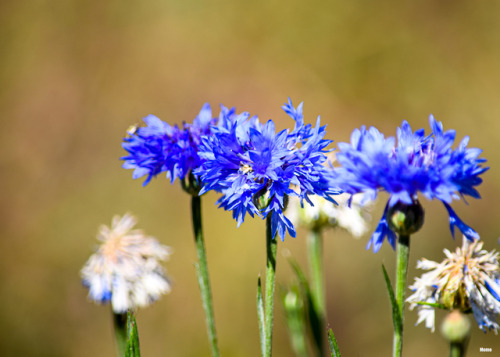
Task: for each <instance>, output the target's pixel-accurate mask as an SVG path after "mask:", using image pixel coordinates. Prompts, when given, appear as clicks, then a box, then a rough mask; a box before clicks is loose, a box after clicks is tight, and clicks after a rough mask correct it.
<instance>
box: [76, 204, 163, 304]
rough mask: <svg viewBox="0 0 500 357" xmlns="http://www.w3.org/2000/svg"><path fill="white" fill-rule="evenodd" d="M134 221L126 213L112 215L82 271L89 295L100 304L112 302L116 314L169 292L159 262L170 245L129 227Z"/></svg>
mask: <svg viewBox="0 0 500 357" xmlns="http://www.w3.org/2000/svg"><path fill="white" fill-rule="evenodd" d="M136 223H137V220H136V218H135V217H134V216H132V215H130V214H125V215H124V216H123V217H119V216H115V217H113V222H112V224H111V228H110V227H107V226H104V225H103V226H101V227H100V229H99V233H98V234H97V239H98V240H99V241H100V242H101V246H100V247H99V249H98V250H97V252H96V253H95V254H93V255H92V256H91V257H90V258H89V260H88V261H87V263H86V264H85V266H84V267H83V269H82V270H81V276H82V281H83V284H84V285H85V286H86V287H87V288H88V289H89V297H90V298H91V299H92V300H94V301H95V302H98V303H103V304H104V303H107V302H108V301H111V305H112V308H113V311H114V312H115V313H122V312H125V311H127V310H129V309H135V308H137V307H144V306H147V305H149V304H150V303H152V302H154V301H156V300H158V299H159V297H160V296H161V295H162V294H165V293H168V292H170V283H169V281H168V279H167V278H166V277H165V274H164V270H163V268H162V267H161V265H160V261H164V260H166V259H167V258H168V257H169V255H170V248H169V247H167V246H164V245H162V244H160V243H159V242H158V241H157V240H156V239H155V238H153V237H148V236H146V235H145V234H144V232H142V231H141V230H138V229H132V228H133V227H134V226H135V224H136Z"/></svg>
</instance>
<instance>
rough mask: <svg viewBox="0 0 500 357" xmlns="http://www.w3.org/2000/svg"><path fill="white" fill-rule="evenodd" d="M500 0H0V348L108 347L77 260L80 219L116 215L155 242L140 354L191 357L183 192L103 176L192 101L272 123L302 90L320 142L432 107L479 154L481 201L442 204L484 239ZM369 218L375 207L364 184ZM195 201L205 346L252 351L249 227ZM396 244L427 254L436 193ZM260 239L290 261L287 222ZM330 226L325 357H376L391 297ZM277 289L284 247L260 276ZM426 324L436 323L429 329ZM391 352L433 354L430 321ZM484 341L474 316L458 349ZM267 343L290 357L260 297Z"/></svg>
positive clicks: (84, 245) (439, 239) (101, 352)
mask: <svg viewBox="0 0 500 357" xmlns="http://www.w3.org/2000/svg"><path fill="white" fill-rule="evenodd" d="M499 14H500V3H499V2H494V1H475V2H472V1H460V0H458V1H443V0H442V1H429V0H424V1H419V2H400V1H378V2H369V1H359V0H358V1H328V2H321V1H310V2H304V1H288V2H278V1H253V2H248V3H246V2H237V1H211V2H203V1H198V0H185V1H155V0H143V1H118V0H110V1H71V0H68V1H48V0H45V1H43V0H40V1H3V2H1V3H0V53H1V56H0V64H1V65H0V83H1V86H0V116H1V118H2V119H1V120H2V127H3V129H2V130H1V132H0V135H1V141H0V143H1V145H2V148H1V151H0V166H1V170H2V171H1V172H2V175H1V202H2V205H1V215H0V219H1V222H0V223H1V224H0V227H1V228H0V229H1V237H2V238H1V240H0V249H1V254H2V257H1V259H0V279H1V284H0V316H1V317H0V336H1V337H0V354H1V355H2V356H111V355H113V353H114V345H113V339H112V336H113V335H112V326H111V320H110V310H109V307H103V306H97V305H94V304H92V303H89V302H88V301H87V298H86V294H87V291H86V290H85V289H84V288H83V287H82V286H81V284H80V278H79V269H80V268H81V267H82V266H83V264H84V262H85V261H86V260H87V258H88V257H89V255H90V254H91V253H92V252H93V249H94V248H95V246H96V240H95V234H96V232H97V227H98V226H99V225H100V224H102V223H106V224H109V223H110V221H111V217H112V216H113V215H114V214H118V213H119V214H123V213H125V212H128V211H130V212H133V213H134V214H135V215H137V216H138V218H139V220H140V222H139V228H143V229H145V230H146V231H147V232H148V233H149V234H151V235H154V236H156V237H158V239H159V240H160V241H161V242H162V243H164V244H167V245H170V246H172V247H173V248H174V250H175V253H174V254H173V256H172V258H171V261H170V262H168V263H167V264H166V266H167V269H168V271H169V274H170V276H171V278H172V281H173V290H172V293H171V294H170V295H168V296H165V297H163V298H162V299H161V300H160V301H159V302H158V303H156V304H154V305H153V306H152V307H150V308H147V309H144V310H141V311H139V313H138V316H137V319H138V324H139V328H140V335H141V347H142V351H143V355H144V356H208V343H207V340H206V334H205V329H204V321H203V313H202V308H201V303H200V295H199V291H198V287H197V283H196V280H195V272H194V267H193V263H194V261H195V252H194V244H193V238H192V231H191V226H190V220H189V212H190V211H189V198H188V196H186V194H184V193H183V192H182V191H181V189H180V187H179V186H178V184H175V185H173V186H171V185H170V184H169V182H168V181H167V180H166V179H165V178H164V177H159V178H158V179H156V180H154V181H153V182H152V183H151V184H149V185H148V186H147V187H145V188H143V187H142V186H141V183H142V181H134V180H132V178H131V175H132V173H131V171H126V170H123V169H121V168H120V166H121V162H120V161H119V157H120V156H122V155H124V151H123V150H122V149H121V146H120V144H121V140H122V137H123V136H124V135H125V131H126V129H127V128H128V127H129V125H131V124H134V123H137V122H139V121H140V119H141V118H142V117H144V116H145V115H147V114H149V113H153V114H155V115H157V116H159V117H160V118H162V119H163V120H166V121H168V122H169V123H181V122H182V121H184V120H185V121H191V120H192V119H193V118H194V117H195V116H196V114H197V113H198V111H199V109H200V108H201V106H202V104H203V103H204V102H206V101H208V102H210V103H211V104H212V106H213V107H215V108H216V111H217V112H218V109H217V107H218V105H219V104H220V103H223V104H225V105H226V106H236V107H237V110H238V111H250V112H251V113H253V114H258V115H259V116H260V118H261V120H267V119H268V118H273V119H274V120H276V121H277V123H278V126H279V127H281V128H285V127H288V126H290V125H291V121H290V120H289V119H287V118H288V117H286V115H285V114H284V113H283V112H282V111H281V109H280V107H281V104H282V103H284V102H285V101H286V99H287V97H289V96H290V97H291V98H292V100H293V101H294V103H295V104H298V103H299V102H300V101H304V109H305V118H306V121H309V122H314V121H315V118H316V116H317V115H320V114H321V117H322V121H323V122H324V123H328V129H327V130H328V134H327V135H328V138H331V139H333V140H335V141H336V142H338V141H348V140H349V135H350V132H351V131H352V130H353V129H354V128H355V127H359V126H361V125H363V124H366V125H374V126H377V127H378V128H379V129H380V130H381V131H383V132H385V133H386V134H387V135H394V134H395V128H396V126H397V125H399V124H400V123H401V121H402V119H407V120H408V121H409V122H410V124H411V125H412V127H413V128H414V129H417V128H420V127H425V128H426V129H428V124H427V117H428V115H429V113H433V114H434V115H435V116H436V118H437V119H438V120H440V121H442V122H443V124H444V127H445V129H450V128H454V129H456V130H457V133H458V135H457V136H458V138H459V139H460V138H462V137H463V136H465V135H470V137H471V144H470V146H472V147H480V148H482V149H484V154H483V157H485V158H487V159H488V164H489V166H491V169H490V171H488V172H487V173H486V174H485V175H484V181H485V182H484V184H483V185H482V186H481V187H480V192H481V194H482V196H483V198H482V199H481V200H474V199H470V200H469V201H470V202H469V206H467V205H466V204H464V203H463V202H458V201H457V202H455V204H454V205H453V207H454V208H455V209H456V211H457V213H458V214H459V215H460V217H462V218H463V219H464V221H466V222H467V223H468V224H470V225H471V226H473V227H474V228H475V229H476V230H478V231H479V233H480V235H481V237H482V239H483V240H484V241H485V248H487V249H490V250H491V249H498V242H497V237H498V236H499V235H500V224H499V221H498V217H499V212H500V210H499V209H498V207H497V205H498V200H499V198H500V172H499V170H498V167H500V151H499V150H498V141H499V139H500V135H499V130H500V122H499V121H498V118H500V103H499V99H498V96H499V93H500V62H499V59H500V21H498V20H499ZM380 198H381V199H380V200H379V203H378V205H377V207H375V208H374V209H373V216H374V220H373V222H372V228H373V227H374V226H375V224H376V221H377V220H378V219H379V217H380V215H381V214H382V208H383V207H382V206H383V203H384V202H383V201H384V200H385V199H386V196H384V195H381V197H380ZM215 201H216V195H215V194H212V193H211V194H208V195H207V197H206V198H205V199H204V202H203V214H204V217H203V218H204V223H205V231H206V239H207V249H208V255H209V265H210V269H211V272H210V273H211V279H212V288H213V291H214V304H215V314H216V320H217V328H218V333H219V339H220V346H221V349H222V353H223V355H224V356H241V357H244V356H257V355H258V353H259V352H258V351H259V349H258V333H257V322H256V321H257V320H256V312H255V293H256V281H257V275H258V274H259V273H264V269H265V247H264V245H265V244H264V222H263V221H261V220H260V219H254V220H252V219H250V218H248V219H247V221H246V222H245V224H244V225H242V226H241V227H240V228H239V229H236V223H235V222H234V221H233V220H232V218H231V215H230V214H229V213H227V212H224V211H221V210H218V209H217V208H216V207H215V206H214V203H215ZM423 201H424V202H423V204H424V207H425V209H426V214H427V221H426V224H425V226H424V228H423V229H422V231H421V232H420V233H418V234H417V235H416V236H415V237H414V239H413V240H412V251H411V261H410V281H413V277H414V276H415V274H416V273H418V274H421V272H417V271H416V268H415V264H416V260H417V259H418V258H420V257H423V256H425V257H427V258H429V259H433V260H441V259H442V257H443V254H442V249H443V248H445V247H446V248H448V249H451V250H454V249H455V246H456V245H457V244H460V243H461V240H460V236H459V235H457V237H458V238H457V241H453V239H452V238H451V237H450V233H449V231H448V224H447V214H446V211H445V209H444V208H443V207H442V205H441V204H440V203H439V202H429V201H426V200H425V199H423ZM305 233H306V232H304V231H299V237H298V238H296V239H291V238H287V239H286V241H285V242H284V243H280V244H279V254H280V255H281V253H283V252H284V251H290V252H291V254H292V255H293V256H294V257H295V258H296V259H298V260H299V261H300V262H301V263H303V264H304V263H305V257H304V255H303V251H304V248H305V241H304V234H305ZM367 239H368V236H366V237H363V238H361V239H360V240H355V239H352V238H351V237H349V236H347V234H344V233H339V232H333V231H329V232H326V234H325V241H326V243H325V245H326V251H325V260H326V272H327V280H328V310H329V311H328V318H329V323H330V325H331V326H332V327H333V329H334V331H335V333H336V336H337V339H338V341H339V344H340V348H341V350H342V352H343V355H344V356H348V357H349V356H387V355H389V354H390V351H391V343H392V323H391V317H390V306H389V301H388V298H387V294H386V291H385V290H384V282H383V278H382V273H381V269H380V265H381V263H382V262H383V263H384V264H385V265H386V266H387V267H388V268H389V270H390V274H391V277H392V276H393V274H392V272H393V265H394V258H395V256H394V253H393V251H392V250H391V249H390V247H389V246H385V247H384V248H383V249H382V250H381V252H379V253H378V254H373V253H372V252H371V251H367V250H365V245H366V241H367ZM292 281H293V275H292V272H291V269H290V268H289V266H288V264H287V263H286V261H285V259H284V258H283V257H281V256H280V259H279V261H278V284H280V285H282V286H283V285H287V284H289V283H291V282H292ZM440 317H441V316H440V315H438V322H439V318H440ZM416 318H417V315H416V312H414V311H413V312H408V313H407V317H406V331H405V337H406V339H405V356H421V355H428V356H443V355H446V354H447V345H446V343H445V342H444V341H443V340H442V339H441V337H440V335H439V333H434V334H431V333H430V332H429V331H428V330H426V329H425V328H424V327H423V326H417V327H414V326H413V324H414V323H415V322H416ZM479 347H491V348H493V351H494V352H493V354H495V353H498V352H497V351H500V341H499V338H498V337H497V336H495V335H494V334H493V333H489V334H483V333H482V332H481V331H480V330H479V329H478V328H477V326H474V330H473V336H472V340H471V342H470V345H469V356H476V355H479ZM274 353H275V355H276V356H291V355H292V352H291V349H290V347H289V341H288V337H287V334H286V325H285V322H284V316H283V310H282V308H281V306H280V304H277V306H276V321H275V339H274Z"/></svg>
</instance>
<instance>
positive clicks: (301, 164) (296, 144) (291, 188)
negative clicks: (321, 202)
mask: <svg viewBox="0 0 500 357" xmlns="http://www.w3.org/2000/svg"><path fill="white" fill-rule="evenodd" d="M283 109H284V111H285V112H286V113H287V114H288V115H289V116H290V117H292V118H293V119H294V120H295V128H294V129H293V130H292V131H290V130H283V131H280V132H278V133H276V130H275V125H274V122H273V121H272V120H269V121H268V122H267V123H265V124H261V123H260V122H259V120H258V118H257V117H251V118H250V116H249V114H248V113H243V114H239V115H236V114H235V113H234V111H228V110H223V112H222V113H221V117H220V119H219V123H218V125H217V127H216V128H213V129H212V130H213V135H210V136H205V137H203V138H202V144H201V145H200V152H199V155H200V157H201V158H202V159H203V160H204V161H203V162H202V164H201V167H200V168H199V169H197V170H195V174H197V175H199V176H200V178H201V180H202V182H203V184H204V186H203V189H202V190H201V192H200V194H203V193H204V192H207V191H209V190H215V191H218V192H221V193H222V194H223V195H222V197H221V198H220V199H219V201H218V204H219V207H222V208H224V209H226V210H230V211H233V218H235V219H236V220H237V222H238V226H239V225H240V224H241V223H242V222H243V221H244V219H245V215H246V214H247V213H248V214H250V216H252V217H253V216H254V215H258V216H261V217H263V218H264V217H267V216H268V215H269V214H270V215H271V230H272V234H273V236H274V235H275V234H276V232H278V233H279V236H280V237H281V239H284V237H285V233H286V231H287V230H288V232H289V234H290V235H291V236H292V237H294V236H295V229H294V227H293V224H292V223H291V222H290V220H289V219H288V218H287V217H285V215H284V209H285V206H286V200H287V197H288V196H298V197H299V198H300V200H301V202H302V201H303V200H305V201H307V202H309V203H311V202H310V200H309V198H308V195H310V194H316V195H320V196H322V197H325V198H327V199H330V200H332V199H331V198H330V195H333V194H338V193H339V190H337V189H335V188H332V187H331V185H330V180H331V176H332V175H333V170H332V169H328V168H326V167H325V166H323V163H325V161H326V156H325V153H326V152H328V151H329V150H327V149H326V147H327V146H328V145H329V144H330V143H331V141H330V140H325V139H323V137H324V135H325V127H324V126H320V121H319V117H318V120H317V122H316V126H315V127H314V128H313V127H312V126H311V125H310V124H308V125H304V120H303V115H302V104H300V105H299V106H298V107H297V108H294V107H293V106H292V103H291V101H289V102H288V103H286V104H285V105H284V106H283Z"/></svg>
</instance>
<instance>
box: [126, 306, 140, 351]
mask: <svg viewBox="0 0 500 357" xmlns="http://www.w3.org/2000/svg"><path fill="white" fill-rule="evenodd" d="M140 356H141V350H140V348H139V333H138V332H137V323H136V321H135V316H134V312H133V311H130V310H129V311H128V313H127V350H126V352H125V357H140Z"/></svg>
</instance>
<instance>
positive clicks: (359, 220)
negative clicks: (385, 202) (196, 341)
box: [286, 194, 370, 237]
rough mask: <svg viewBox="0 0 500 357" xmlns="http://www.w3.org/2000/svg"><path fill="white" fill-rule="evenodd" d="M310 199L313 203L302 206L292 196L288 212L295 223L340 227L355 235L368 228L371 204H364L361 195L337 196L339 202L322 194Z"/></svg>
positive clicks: (319, 227) (311, 227)
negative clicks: (327, 198)
mask: <svg viewBox="0 0 500 357" xmlns="http://www.w3.org/2000/svg"><path fill="white" fill-rule="evenodd" d="M310 199H311V202H312V203H313V205H304V206H303V207H301V205H300V201H299V199H297V198H296V197H291V198H290V201H289V203H288V207H287V210H286V212H287V214H288V215H289V218H290V220H291V221H292V223H293V224H294V225H301V226H303V227H306V228H308V229H321V228H326V227H334V228H335V227H339V228H342V229H344V230H346V231H348V232H349V233H350V234H352V235H353V236H355V237H360V236H362V235H363V234H364V233H366V231H367V230H368V224H367V221H368V220H369V219H370V215H369V214H368V205H369V204H366V205H364V204H362V197H361V195H354V196H353V197H352V200H351V199H350V197H349V195H347V194H342V195H339V196H336V197H335V201H337V204H333V203H332V202H330V201H328V200H326V199H325V198H323V197H320V196H310Z"/></svg>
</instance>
